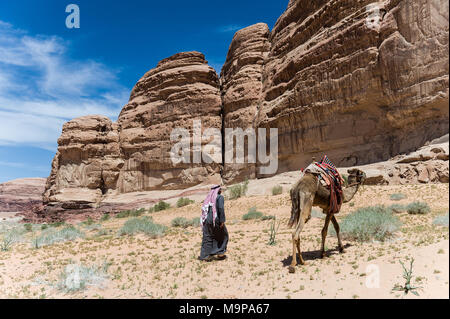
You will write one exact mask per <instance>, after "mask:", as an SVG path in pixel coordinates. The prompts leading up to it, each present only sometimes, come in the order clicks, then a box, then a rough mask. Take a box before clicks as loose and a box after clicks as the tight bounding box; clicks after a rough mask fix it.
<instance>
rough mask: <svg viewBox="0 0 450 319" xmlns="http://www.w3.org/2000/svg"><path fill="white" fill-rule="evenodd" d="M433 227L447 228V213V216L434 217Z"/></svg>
mask: <svg viewBox="0 0 450 319" xmlns="http://www.w3.org/2000/svg"><path fill="white" fill-rule="evenodd" d="M433 225H438V226H446V227H448V213H447V215H441V216H438V217H436V218H435V219H434V220H433Z"/></svg>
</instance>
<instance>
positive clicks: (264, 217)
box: [261, 215, 275, 220]
mask: <svg viewBox="0 0 450 319" xmlns="http://www.w3.org/2000/svg"><path fill="white" fill-rule="evenodd" d="M274 219H275V216H274V215H264V216H263V217H261V220H274Z"/></svg>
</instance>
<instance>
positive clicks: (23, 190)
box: [0, 178, 46, 212]
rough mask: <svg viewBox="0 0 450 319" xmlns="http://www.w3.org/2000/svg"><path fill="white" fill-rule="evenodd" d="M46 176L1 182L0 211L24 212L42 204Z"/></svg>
mask: <svg viewBox="0 0 450 319" xmlns="http://www.w3.org/2000/svg"><path fill="white" fill-rule="evenodd" d="M45 181H46V180H45V178H22V179H16V180H13V181H9V182H6V183H2V184H0V212H22V211H25V210H28V209H30V208H31V207H32V206H34V205H39V204H42V193H43V192H44V189H45Z"/></svg>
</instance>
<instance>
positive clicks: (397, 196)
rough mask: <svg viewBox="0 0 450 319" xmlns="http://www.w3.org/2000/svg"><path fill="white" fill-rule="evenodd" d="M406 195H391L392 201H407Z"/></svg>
mask: <svg viewBox="0 0 450 319" xmlns="http://www.w3.org/2000/svg"><path fill="white" fill-rule="evenodd" d="M405 198H406V195H405V194H401V193H396V194H392V195H391V200H402V199H405Z"/></svg>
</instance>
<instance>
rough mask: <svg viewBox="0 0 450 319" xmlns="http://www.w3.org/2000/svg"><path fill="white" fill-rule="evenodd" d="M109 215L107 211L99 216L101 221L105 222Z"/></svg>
mask: <svg viewBox="0 0 450 319" xmlns="http://www.w3.org/2000/svg"><path fill="white" fill-rule="evenodd" d="M109 218H110V216H109V214H108V213H105V214H103V216H102V217H101V218H100V221H101V222H105V221H107V220H109Z"/></svg>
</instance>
